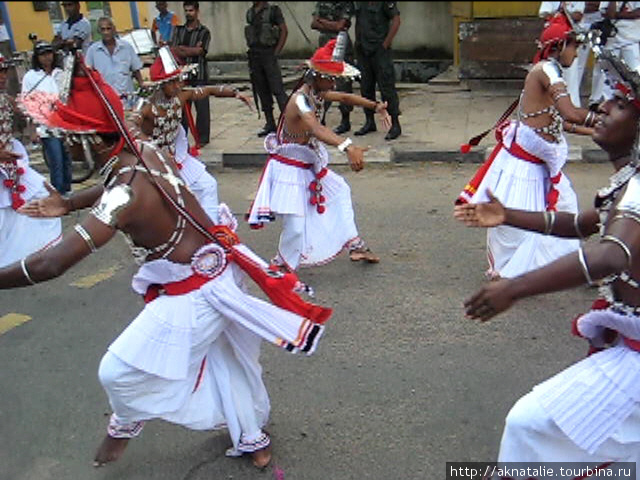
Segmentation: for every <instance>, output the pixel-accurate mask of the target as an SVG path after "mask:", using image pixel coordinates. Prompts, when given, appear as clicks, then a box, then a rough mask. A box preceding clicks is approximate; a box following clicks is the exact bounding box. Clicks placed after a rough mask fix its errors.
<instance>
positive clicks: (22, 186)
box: [16, 185, 27, 193]
mask: <svg viewBox="0 0 640 480" xmlns="http://www.w3.org/2000/svg"><path fill="white" fill-rule="evenodd" d="M16 190H17V191H18V192H19V193H24V192H26V191H27V188H26V187H25V186H24V185H18V186H17V187H16Z"/></svg>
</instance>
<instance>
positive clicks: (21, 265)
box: [20, 257, 36, 285]
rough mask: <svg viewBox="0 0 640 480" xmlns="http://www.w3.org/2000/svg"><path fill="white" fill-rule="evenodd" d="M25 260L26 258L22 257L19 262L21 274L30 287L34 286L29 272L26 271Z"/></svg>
mask: <svg viewBox="0 0 640 480" xmlns="http://www.w3.org/2000/svg"><path fill="white" fill-rule="evenodd" d="M26 260H27V257H24V258H23V259H22V260H20V267H22V274H23V275H24V278H26V279H27V281H28V282H29V283H30V284H31V285H35V284H36V282H34V281H33V278H31V275H29V270H27V263H26Z"/></svg>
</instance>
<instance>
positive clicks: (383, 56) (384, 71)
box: [355, 2, 402, 140]
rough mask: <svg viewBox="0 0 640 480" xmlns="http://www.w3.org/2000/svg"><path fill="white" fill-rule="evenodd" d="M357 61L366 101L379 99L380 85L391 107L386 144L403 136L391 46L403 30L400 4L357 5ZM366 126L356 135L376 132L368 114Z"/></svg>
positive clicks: (369, 3) (357, 3) (367, 111)
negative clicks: (399, 29) (389, 126)
mask: <svg viewBox="0 0 640 480" xmlns="http://www.w3.org/2000/svg"><path fill="white" fill-rule="evenodd" d="M355 17H356V45H355V52H356V60H357V64H358V68H359V69H360V74H361V78H360V91H361V94H362V96H363V97H365V98H368V99H370V100H375V99H376V83H377V84H378V88H380V93H381V95H382V100H383V101H385V102H387V103H388V111H389V114H390V115H391V119H392V122H393V123H392V125H391V129H390V130H389V132H387V135H386V136H385V137H384V138H385V140H393V139H394V138H397V137H399V136H400V134H401V133H402V130H401V129H400V122H399V120H398V115H399V114H400V102H399V100H398V93H397V92H396V81H395V73H394V69H393V59H392V57H391V44H392V42H393V38H394V37H395V35H396V33H397V32H398V28H399V27H400V12H399V11H398V7H397V6H396V2H355ZM364 113H365V115H366V122H365V124H364V126H363V127H362V128H361V129H360V130H358V131H357V132H355V135H366V134H367V133H369V132H375V131H376V124H375V122H374V120H373V114H372V112H371V111H369V110H366V109H365V111H364Z"/></svg>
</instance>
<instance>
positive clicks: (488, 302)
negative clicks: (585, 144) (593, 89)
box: [456, 52, 640, 478]
mask: <svg viewBox="0 0 640 480" xmlns="http://www.w3.org/2000/svg"><path fill="white" fill-rule="evenodd" d="M600 60H601V61H602V62H603V63H604V64H605V65H608V67H607V68H608V74H612V73H617V77H618V78H615V77H614V78H613V79H612V80H613V81H612V82H611V83H612V84H613V85H615V86H616V87H615V88H616V94H615V97H614V98H613V99H611V100H608V101H606V102H605V103H604V104H602V105H601V106H600V112H601V113H602V114H603V118H602V120H600V121H598V122H597V123H596V126H595V131H594V134H593V139H594V141H595V142H596V143H597V144H598V145H600V147H602V148H603V149H604V150H605V151H606V152H607V153H608V155H609V159H610V161H611V162H612V164H613V166H614V168H615V169H616V173H615V174H614V175H613V176H612V177H611V179H610V184H609V185H608V186H607V187H604V188H602V189H601V190H599V191H598V194H597V196H596V199H595V206H596V208H595V209H593V210H588V211H585V212H581V213H580V214H570V213H557V214H556V213H554V212H553V211H548V212H526V211H522V210H514V209H510V208H505V207H504V206H502V204H500V203H499V202H498V201H497V200H492V201H491V202H489V203H480V204H477V205H462V206H459V207H457V208H456V216H458V218H461V219H466V220H465V221H466V222H468V223H469V224H472V225H477V226H490V225H500V224H508V225H512V226H514V227H518V228H523V229H528V230H530V231H536V232H546V233H548V234H551V235H555V236H559V237H573V238H584V237H587V236H589V235H592V234H594V233H597V232H600V235H601V237H600V241H599V242H590V243H589V244H588V246H584V247H582V248H580V249H579V250H578V252H577V253H571V254H569V255H567V256H565V257H562V258H561V259H558V260H556V261H554V262H553V263H550V264H549V265H547V266H545V267H543V268H540V269H538V270H535V271H533V272H529V273H527V274H525V275H522V276H519V277H516V278H513V279H506V280H500V281H497V282H491V283H489V284H488V285H487V286H485V287H484V288H483V289H482V290H480V291H479V292H478V293H476V294H475V295H474V296H473V297H471V298H470V299H469V300H467V301H466V302H465V307H466V310H467V314H468V315H469V316H470V317H471V318H475V319H479V320H481V321H486V320H488V319H490V318H491V317H493V316H494V315H497V314H498V313H500V312H502V311H504V310H506V309H507V308H509V307H510V306H511V305H512V304H513V303H514V302H515V301H516V300H518V299H521V298H526V297H529V296H533V295H539V294H543V293H547V292H554V291H559V290H563V289H566V288H570V287H575V286H578V285H581V284H584V283H585V281H586V282H588V283H589V284H592V283H593V282H595V281H597V280H600V279H603V286H602V287H601V289H600V293H601V298H599V299H598V300H597V301H596V302H595V303H594V304H593V306H592V310H591V311H590V312H588V313H586V314H584V315H581V316H579V317H577V318H576V319H575V320H574V321H573V325H572V331H573V333H574V334H576V335H579V336H581V337H584V338H586V339H588V340H589V343H590V353H591V355H590V356H588V357H587V358H586V359H584V360H582V361H580V362H578V363H576V364H574V365H573V366H571V367H569V368H568V369H566V370H564V371H562V372H560V373H559V374H557V375H556V376H554V377H552V378H551V379H549V380H547V381H545V382H543V383H541V384H539V385H537V386H536V387H534V388H533V390H532V391H531V392H530V393H529V394H527V395H525V396H524V397H522V398H521V399H520V400H519V401H518V402H517V403H516V404H515V406H514V407H513V408H512V409H511V411H510V412H509V415H508V416H507V418H506V425H505V429H504V432H503V435H502V442H501V444H500V454H499V458H498V461H499V462H536V463H538V464H540V463H544V462H560V461H561V462H589V464H590V465H592V466H593V467H596V466H600V467H603V466H607V465H608V464H610V463H613V462H635V463H636V465H637V464H638V462H640V353H639V352H640V261H638V258H640V257H639V255H640V169H639V166H638V165H639V164H638V156H639V151H638V139H639V138H640V75H639V74H638V72H636V71H633V70H630V69H628V68H627V66H626V65H625V64H624V62H623V61H621V60H619V59H618V58H616V57H615V56H613V55H612V54H611V53H610V52H604V53H602V54H601V55H600ZM636 468H637V467H636ZM605 473H606V472H605ZM636 475H638V474H637V473H636ZM593 476H594V477H597V476H599V475H593ZM627 477H628V475H627ZM580 478H585V477H580ZM589 478H591V477H589ZM616 478H621V477H616ZM634 478H640V476H637V477H634Z"/></svg>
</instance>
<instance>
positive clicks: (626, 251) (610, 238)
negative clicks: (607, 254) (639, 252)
mask: <svg viewBox="0 0 640 480" xmlns="http://www.w3.org/2000/svg"><path fill="white" fill-rule="evenodd" d="M600 242H612V243H615V244H616V245H618V246H619V247H620V248H622V250H623V251H624V254H625V255H626V256H627V266H628V267H631V262H632V260H633V258H632V256H631V250H630V249H629V247H627V244H626V243H624V242H623V241H622V240H620V239H619V238H618V237H614V236H613V235H605V236H604V237H602V239H601V240H600Z"/></svg>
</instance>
